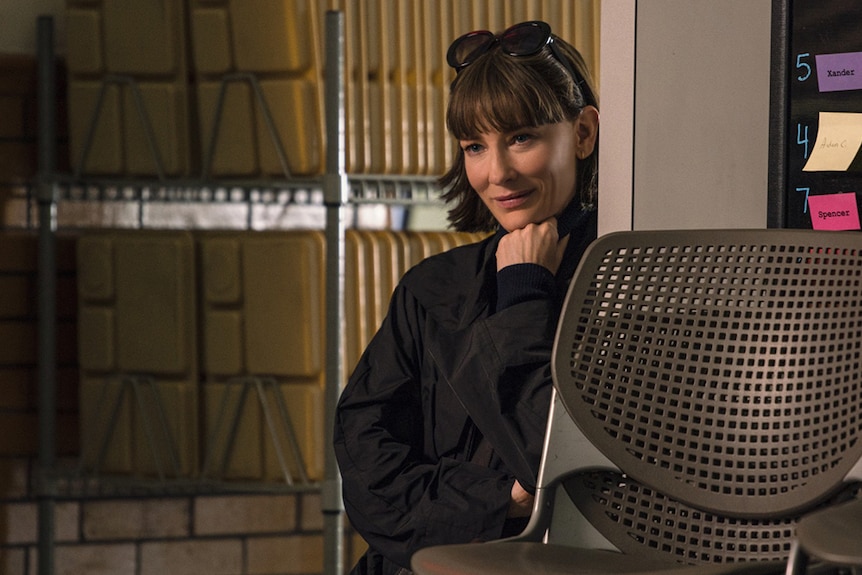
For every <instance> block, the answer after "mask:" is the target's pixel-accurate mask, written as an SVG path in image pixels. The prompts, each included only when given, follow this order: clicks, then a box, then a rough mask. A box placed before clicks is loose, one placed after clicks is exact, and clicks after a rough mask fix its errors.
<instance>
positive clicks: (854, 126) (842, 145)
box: [802, 112, 862, 172]
mask: <svg viewBox="0 0 862 575" xmlns="http://www.w3.org/2000/svg"><path fill="white" fill-rule="evenodd" d="M819 122H820V127H819V128H818V129H817V141H816V142H815V143H814V149H813V150H812V152H811V156H810V157H809V158H808V162H806V164H805V167H804V168H802V171H804V172H846V171H847V168H849V167H850V164H851V163H852V162H853V158H855V157H856V153H857V152H858V151H859V146H860V145H862V114H853V113H849V112H820V121H819Z"/></svg>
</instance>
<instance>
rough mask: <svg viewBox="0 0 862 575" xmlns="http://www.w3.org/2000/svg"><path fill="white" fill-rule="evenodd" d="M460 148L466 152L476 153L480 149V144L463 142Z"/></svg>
mask: <svg viewBox="0 0 862 575" xmlns="http://www.w3.org/2000/svg"><path fill="white" fill-rule="evenodd" d="M461 148H462V149H463V150H464V152H466V153H468V154H476V153H478V152H481V151H482V146H481V145H480V144H464V145H463V146H462V147H461Z"/></svg>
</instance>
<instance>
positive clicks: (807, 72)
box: [796, 52, 811, 82]
mask: <svg viewBox="0 0 862 575" xmlns="http://www.w3.org/2000/svg"><path fill="white" fill-rule="evenodd" d="M810 55H811V54H810V53H808V52H805V53H804V54H797V55H796V69H797V70H798V69H802V70H805V72H800V73H799V76H797V77H796V79H797V80H799V81H800V82H804V81H805V80H807V79H808V78H809V77H810V76H811V65H810V64H808V63H807V62H803V61H802V59H803V58H807V57H808V56H810Z"/></svg>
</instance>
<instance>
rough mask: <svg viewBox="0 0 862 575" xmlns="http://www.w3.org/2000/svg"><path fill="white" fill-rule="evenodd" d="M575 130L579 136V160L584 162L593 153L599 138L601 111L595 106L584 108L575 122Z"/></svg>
mask: <svg viewBox="0 0 862 575" xmlns="http://www.w3.org/2000/svg"><path fill="white" fill-rule="evenodd" d="M575 130H576V131H577V135H578V144H577V149H578V159H581V160H582V159H584V158H586V157H587V156H589V155H590V154H592V153H593V150H595V148H596V140H597V139H598V137H599V111H598V109H596V107H595V106H584V109H583V110H581V113H580V114H579V115H578V119H577V120H575Z"/></svg>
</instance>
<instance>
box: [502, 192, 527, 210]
mask: <svg viewBox="0 0 862 575" xmlns="http://www.w3.org/2000/svg"><path fill="white" fill-rule="evenodd" d="M532 193H533V190H526V191H524V192H516V193H514V194H506V195H505V196H498V197H496V198H494V202H496V203H497V205H499V206H500V207H502V208H504V209H506V210H513V209H515V208H519V207H521V206H522V205H524V203H526V201H527V199H528V198H529V197H530V195H531V194H532Z"/></svg>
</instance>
